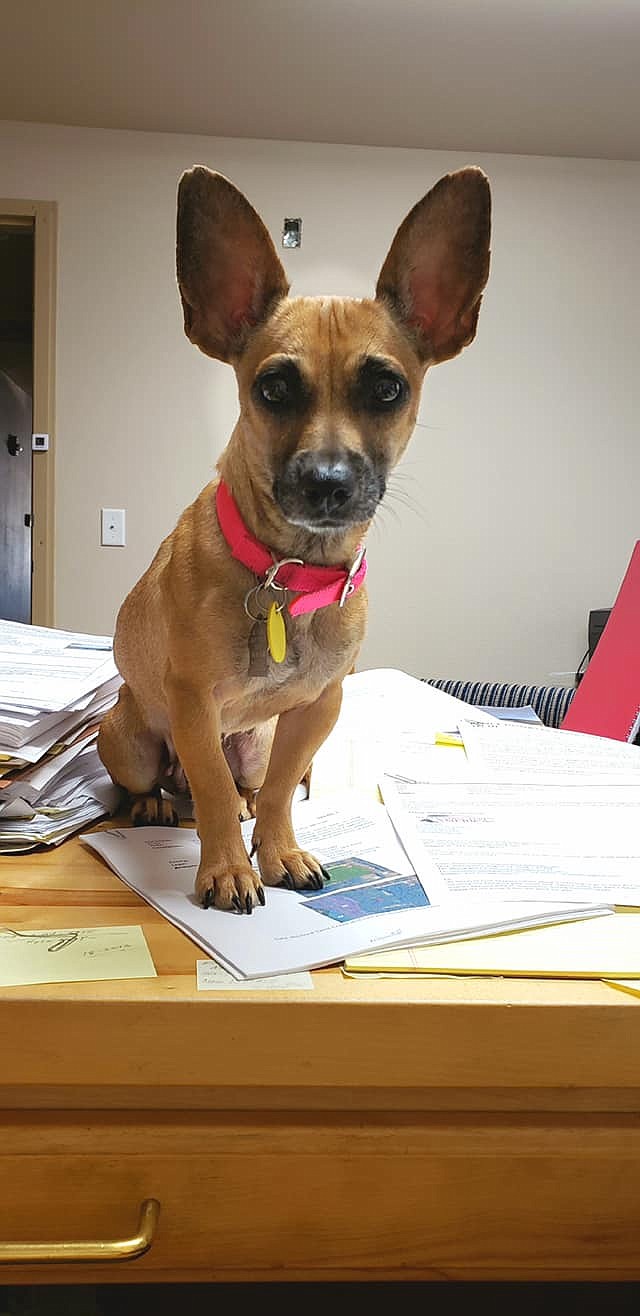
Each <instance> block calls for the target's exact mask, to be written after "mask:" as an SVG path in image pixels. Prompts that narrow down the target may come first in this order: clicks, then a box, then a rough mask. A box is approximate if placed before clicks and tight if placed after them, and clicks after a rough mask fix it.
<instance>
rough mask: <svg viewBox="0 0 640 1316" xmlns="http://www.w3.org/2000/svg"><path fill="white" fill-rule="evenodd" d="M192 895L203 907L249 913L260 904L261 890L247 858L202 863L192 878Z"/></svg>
mask: <svg viewBox="0 0 640 1316" xmlns="http://www.w3.org/2000/svg"><path fill="white" fill-rule="evenodd" d="M196 896H197V898H198V900H199V902H200V904H201V905H203V906H204V908H205V909H209V908H210V906H212V905H213V907H214V908H215V909H226V910H229V911H230V912H231V913H234V914H252V913H253V910H254V909H255V907H256V905H264V889H263V886H262V882H261V881H260V878H259V876H258V874H257V873H256V872H255V870H254V869H253V868H252V867H251V865H250V863H249V861H248V859H246V858H245V860H244V861H240V862H239V863H233V862H227V861H222V862H221V863H217V864H211V863H202V864H201V865H200V868H199V869H198V876H197V877H196Z"/></svg>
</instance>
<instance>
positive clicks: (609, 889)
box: [381, 728, 640, 905]
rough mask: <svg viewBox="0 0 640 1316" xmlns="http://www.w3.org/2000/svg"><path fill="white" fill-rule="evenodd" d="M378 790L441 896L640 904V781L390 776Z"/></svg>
mask: <svg viewBox="0 0 640 1316" xmlns="http://www.w3.org/2000/svg"><path fill="white" fill-rule="evenodd" d="M514 729H515V730H517V728H514ZM524 734H525V735H530V734H531V735H532V736H533V738H534V739H537V734H538V733H537V731H536V732H533V733H531V732H530V731H529V730H526V731H525V732H524ZM453 752H454V753H455V751H453ZM443 753H445V751H443ZM381 789H382V794H383V797H384V801H385V804H386V806H387V809H388V811H389V815H390V817H391V819H392V821H393V823H394V825H395V827H396V830H397V831H398V835H399V836H400V837H401V839H402V842H403V844H404V846H405V848H406V850H407V852H408V854H409V857H410V859H411V861H412V863H413V865H414V867H415V869H416V872H417V873H418V874H419V875H420V876H421V877H422V879H423V881H426V882H432V881H433V880H435V879H437V880H438V881H439V882H441V883H442V884H443V886H444V889H445V895H444V897H443V898H444V899H447V900H461V901H463V902H464V903H465V905H468V903H469V901H475V900H544V901H549V900H558V901H562V902H564V901H566V900H577V901H589V900H594V901H606V902H607V903H610V904H612V905H640V829H639V828H638V818H639V816H640V785H631V786H630V785H626V786H617V785H614V786H612V785H606V784H605V785H592V784H590V782H587V784H584V783H582V782H580V780H579V779H575V780H569V781H565V782H564V783H563V784H562V785H560V784H558V783H553V782H552V783H547V782H544V781H540V780H539V781H538V783H537V784H535V785H534V784H530V783H529V782H528V781H526V780H525V781H524V782H522V783H518V782H513V781H512V782H501V781H493V782H484V781H470V780H466V779H462V780H461V779H457V780H455V779H454V780H450V781H442V780H433V781H431V782H416V781H411V780H402V779H399V778H393V777H391V776H388V775H387V776H384V777H383V779H382V784H381Z"/></svg>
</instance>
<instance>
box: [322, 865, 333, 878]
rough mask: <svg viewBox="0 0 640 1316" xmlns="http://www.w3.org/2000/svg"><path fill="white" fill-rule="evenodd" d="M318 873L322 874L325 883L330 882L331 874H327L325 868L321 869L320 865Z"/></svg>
mask: <svg viewBox="0 0 640 1316" xmlns="http://www.w3.org/2000/svg"><path fill="white" fill-rule="evenodd" d="M320 872H321V873H322V876H323V878H324V880H325V882H330V881H331V873H328V872H327V870H326V868H323V867H322V864H321V865H320Z"/></svg>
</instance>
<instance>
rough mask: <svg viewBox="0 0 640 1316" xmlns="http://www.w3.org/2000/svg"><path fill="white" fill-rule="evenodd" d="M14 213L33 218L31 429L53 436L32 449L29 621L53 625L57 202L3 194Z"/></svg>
mask: <svg viewBox="0 0 640 1316" xmlns="http://www.w3.org/2000/svg"><path fill="white" fill-rule="evenodd" d="M16 218H19V219H20V218H25V219H33V221H34V248H35V254H34V287H33V430H34V433H35V434H48V435H49V450H48V452H38V453H34V454H33V485H32V488H33V503H32V512H33V534H32V541H31V542H32V560H33V572H32V576H31V621H32V622H33V623H34V625H37V626H53V624H54V618H55V565H54V551H55V391H56V388H55V385H56V377H55V368H56V275H57V253H58V206H57V202H55V201H21V200H11V201H9V200H7V199H6V198H0V223H1V222H2V220H3V219H9V220H15V219H16Z"/></svg>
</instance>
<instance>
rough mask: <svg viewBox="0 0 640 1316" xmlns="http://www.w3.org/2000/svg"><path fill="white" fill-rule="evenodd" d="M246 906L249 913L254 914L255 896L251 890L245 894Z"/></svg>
mask: <svg viewBox="0 0 640 1316" xmlns="http://www.w3.org/2000/svg"><path fill="white" fill-rule="evenodd" d="M244 907H245V909H246V911H247V914H253V897H252V895H251V892H250V891H247V894H246V896H245V901H244Z"/></svg>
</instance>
